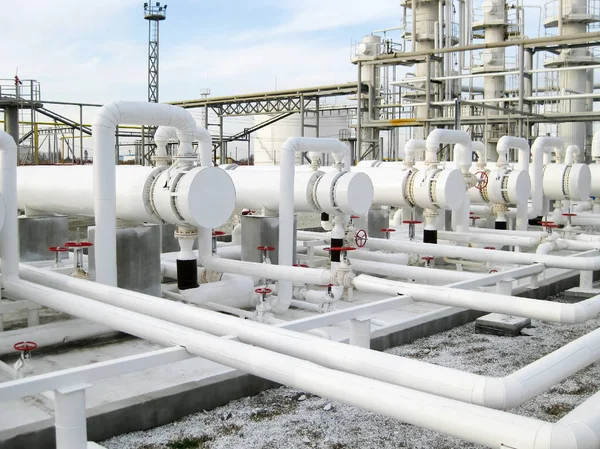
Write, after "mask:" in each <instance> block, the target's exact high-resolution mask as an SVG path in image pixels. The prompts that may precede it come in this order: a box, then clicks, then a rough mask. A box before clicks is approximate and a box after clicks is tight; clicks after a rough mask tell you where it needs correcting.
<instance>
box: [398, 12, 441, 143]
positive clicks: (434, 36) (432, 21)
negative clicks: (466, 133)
mask: <svg viewBox="0 0 600 449" xmlns="http://www.w3.org/2000/svg"><path fill="white" fill-rule="evenodd" d="M401 5H402V6H404V7H405V8H407V9H412V37H411V40H412V42H413V49H414V50H415V51H422V50H425V51H426V50H433V49H435V48H436V44H437V43H438V42H439V41H440V40H443V36H440V34H442V35H443V32H442V33H440V29H442V28H443V27H440V25H439V24H440V9H442V8H441V5H440V0H403V1H402V2H401ZM441 46H442V45H438V47H441ZM427 65H428V64H427V62H419V63H417V64H416V65H415V77H416V78H417V79H419V80H423V79H426V78H427V76H428V70H429V71H430V72H429V77H431V78H433V77H435V76H436V75H438V74H440V75H441V70H439V72H438V71H436V65H438V64H434V63H432V64H430V67H429V68H428V67H427ZM412 84H413V87H414V91H413V92H408V93H407V94H406V95H405V96H406V97H412V98H413V99H414V100H415V101H416V102H417V103H425V102H426V96H425V91H426V89H427V87H428V86H427V84H426V82H425V81H418V82H415V83H412ZM437 86H438V85H437V84H435V83H434V84H430V87H431V89H432V92H430V93H431V95H432V96H431V100H432V101H434V100H438V99H439V98H436V95H435V93H436V92H435V90H436V89H438V87H437ZM438 97H440V96H439V92H438ZM428 110H429V106H427V105H426V106H417V107H415V117H416V118H419V119H424V118H427V111H428ZM414 137H415V138H416V139H424V138H425V137H427V136H425V135H424V129H423V128H415V135H414Z"/></svg>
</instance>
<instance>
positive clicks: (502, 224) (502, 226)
mask: <svg viewBox="0 0 600 449" xmlns="http://www.w3.org/2000/svg"><path fill="white" fill-rule="evenodd" d="M494 228H495V229H502V230H504V231H506V230H507V229H508V222H506V221H497V222H495V223H494Z"/></svg>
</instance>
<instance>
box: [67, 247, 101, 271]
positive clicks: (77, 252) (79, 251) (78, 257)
mask: <svg viewBox="0 0 600 449" xmlns="http://www.w3.org/2000/svg"><path fill="white" fill-rule="evenodd" d="M64 246H65V247H66V248H72V249H73V256H74V258H75V264H74V265H75V266H74V269H75V271H74V272H73V273H72V274H71V276H75V277H82V278H87V277H88V274H87V273H86V272H85V271H84V269H83V249H84V248H89V247H91V246H94V244H93V243H92V242H67V243H65V244H64Z"/></svg>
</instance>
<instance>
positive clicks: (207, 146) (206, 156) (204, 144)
mask: <svg viewBox="0 0 600 449" xmlns="http://www.w3.org/2000/svg"><path fill="white" fill-rule="evenodd" d="M194 138H195V139H196V140H197V141H198V160H199V161H200V165H201V166H202V167H210V166H212V151H213V148H212V135H211V134H210V131H208V130H207V129H206V128H204V127H202V126H200V125H198V124H196V134H195V135H194Z"/></svg>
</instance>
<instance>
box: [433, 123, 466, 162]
mask: <svg viewBox="0 0 600 449" xmlns="http://www.w3.org/2000/svg"><path fill="white" fill-rule="evenodd" d="M445 143H453V144H460V145H462V147H460V148H459V149H458V150H459V151H458V156H457V159H455V160H456V161H457V162H459V163H460V164H465V163H466V158H467V154H468V155H470V154H471V137H470V136H469V134H468V133H466V132H465V131H459V130H455V129H434V130H433V131H432V132H430V133H429V135H428V136H427V140H426V151H427V153H426V162H428V163H430V164H437V162H438V161H437V153H438V151H439V147H440V145H441V144H445ZM455 152H456V148H455ZM470 166H471V160H470V159H469V167H470ZM457 168H460V167H457Z"/></svg>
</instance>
